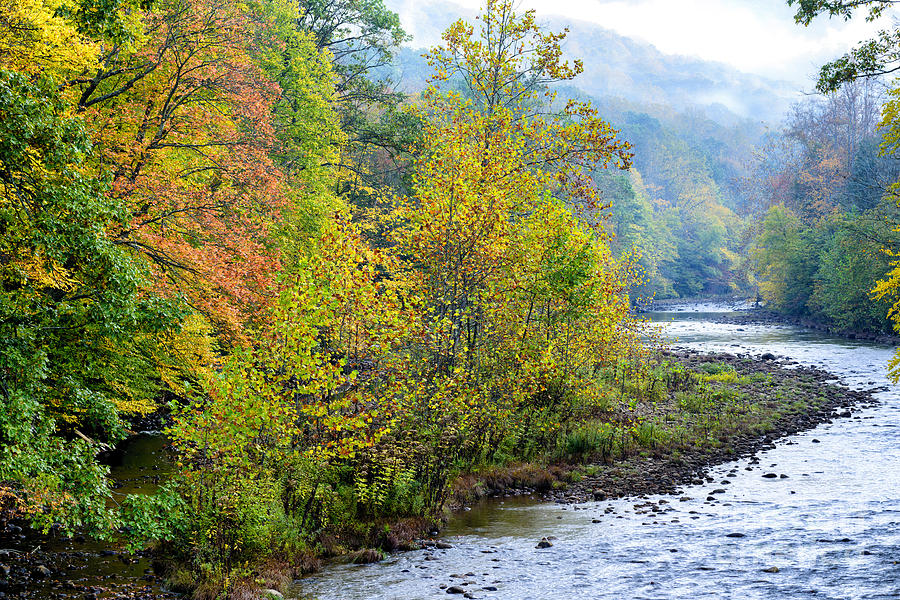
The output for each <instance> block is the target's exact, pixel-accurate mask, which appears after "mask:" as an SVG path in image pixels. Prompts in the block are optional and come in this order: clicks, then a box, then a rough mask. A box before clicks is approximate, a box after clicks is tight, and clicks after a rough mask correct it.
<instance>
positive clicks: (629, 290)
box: [0, 0, 900, 597]
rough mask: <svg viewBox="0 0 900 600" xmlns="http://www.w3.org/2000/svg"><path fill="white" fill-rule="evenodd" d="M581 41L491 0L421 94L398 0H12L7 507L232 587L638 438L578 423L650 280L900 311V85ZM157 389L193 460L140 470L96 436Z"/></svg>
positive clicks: (602, 395) (830, 309)
mask: <svg viewBox="0 0 900 600" xmlns="http://www.w3.org/2000/svg"><path fill="white" fill-rule="evenodd" d="M826 4H830V3H826ZM836 4H839V3H836ZM798 10H800V9H799V8H798ZM821 10H824V9H821ZM821 10H820V11H821ZM801 14H802V11H801V13H798V15H801ZM812 16H815V15H812ZM812 16H810V18H812ZM799 18H800V17H799V16H798V19H799ZM565 38H566V31H565V30H562V31H548V30H545V29H544V28H542V27H541V26H540V25H539V23H538V22H537V20H536V17H535V15H534V13H533V12H532V11H517V10H516V9H515V7H514V3H513V2H512V1H511V0H487V2H486V5H485V6H484V7H483V9H482V11H481V12H480V14H479V17H478V19H477V20H475V21H474V22H472V23H468V22H465V21H462V20H461V21H457V22H455V23H452V24H448V27H447V29H446V31H445V32H444V34H443V37H442V40H443V41H442V43H441V44H440V45H438V46H435V47H434V48H431V49H430V50H427V51H424V57H423V58H422V61H423V64H424V65H427V70H428V75H427V77H428V79H427V80H424V79H423V81H421V82H420V85H419V88H418V91H416V92H414V93H402V92H400V91H398V90H399V89H400V86H399V82H398V81H397V80H396V78H395V77H393V74H396V69H395V67H396V63H395V57H396V56H397V55H398V53H399V52H400V45H401V44H403V43H406V42H408V36H407V35H406V33H405V32H404V31H403V29H402V28H401V26H400V22H399V19H398V17H397V15H396V14H395V13H393V12H391V11H390V10H388V9H387V8H386V7H385V6H384V4H383V2H382V0H362V1H359V0H310V1H305V0H304V1H303V2H301V3H300V4H299V5H298V4H297V3H294V2H288V1H287V0H249V1H248V0H241V1H237V0H102V1H100V2H96V1H89V0H0V340H2V343H0V520H4V521H5V520H7V519H11V518H17V519H25V520H27V521H28V522H30V523H31V524H32V525H33V526H34V527H36V528H38V529H40V530H43V531H45V532H46V531H49V530H51V529H52V528H61V529H63V530H66V531H73V530H78V531H82V532H85V533H90V534H92V535H95V536H98V537H115V538H119V539H125V540H126V541H125V543H127V544H129V545H130V546H131V547H132V548H143V547H148V546H152V547H155V548H162V549H165V552H166V553H167V555H168V556H171V557H175V558H176V559H177V560H178V561H180V562H179V564H180V565H182V568H183V570H184V573H185V575H184V577H188V578H190V579H191V581H192V583H191V585H192V586H193V587H194V589H202V588H203V586H208V589H209V590H212V591H210V592H209V595H210V597H213V596H214V595H215V594H217V593H219V592H221V591H222V590H226V591H227V590H228V589H229V587H228V586H230V585H234V584H235V582H236V581H242V580H245V579H247V578H248V577H249V575H250V573H251V572H252V567H251V566H248V565H253V564H257V563H258V562H259V561H261V560H267V559H269V558H271V557H273V556H279V557H288V559H290V560H293V559H294V558H296V557H297V556H301V555H305V554H308V553H313V554H315V553H317V552H320V551H321V544H322V543H323V541H322V540H323V539H324V538H323V532H329V533H333V532H334V531H335V528H338V529H340V531H341V532H342V534H347V535H349V534H348V533H347V532H350V533H353V534H355V535H360V536H362V535H370V534H371V533H372V532H373V531H374V532H376V533H377V532H378V531H383V530H384V528H383V525H384V524H385V523H386V522H389V521H390V522H396V521H397V520H398V519H414V518H420V519H421V518H426V517H430V516H432V515H435V514H437V513H439V512H440V510H441V509H442V508H443V507H444V505H445V504H446V503H447V502H448V498H449V496H450V493H451V488H452V483H453V481H454V480H455V478H457V477H458V476H460V475H461V474H466V473H472V472H477V471H479V470H483V469H486V468H491V467H494V466H498V465H507V464H510V463H512V462H515V461H528V460H529V459H532V458H535V457H537V456H546V455H548V454H549V455H554V456H559V455H562V454H565V453H566V452H567V451H573V450H571V449H572V448H573V447H575V446H577V442H578V440H583V439H584V436H586V435H590V436H594V437H592V438H591V439H595V440H596V439H600V438H599V437H597V436H605V437H603V439H604V440H607V441H608V443H609V448H610V449H612V448H614V447H615V448H619V449H620V450H621V451H622V452H623V453H625V452H626V450H627V449H628V444H626V443H625V441H624V440H625V439H626V436H627V437H628V439H629V440H634V439H639V438H640V436H641V435H643V434H642V433H641V432H645V433H646V431H647V430H646V429H642V427H644V424H643V423H642V422H641V420H640V419H639V418H637V417H635V418H633V419H630V420H627V421H623V422H621V423H615V424H603V427H606V429H603V428H602V427H601V428H600V429H596V428H595V429H591V430H590V431H588V432H587V433H586V431H585V430H584V426H583V425H582V424H583V422H584V421H585V419H586V418H588V417H592V416H595V415H597V414H599V413H602V412H603V411H604V410H605V407H607V406H608V405H609V403H610V402H611V398H612V397H613V394H614V391H615V390H617V389H618V390H619V391H620V392H621V391H622V390H625V383H624V381H625V379H624V375H623V374H624V373H626V372H630V370H634V369H638V370H639V369H640V365H641V364H643V362H644V360H645V359H646V357H648V356H649V355H650V354H651V353H652V352H654V351H655V350H654V349H655V346H654V344H653V343H652V340H653V338H654V335H655V334H654V331H653V330H652V328H650V327H649V326H648V325H647V324H646V323H644V322H643V321H642V320H641V319H640V318H639V316H637V313H636V310H635V307H640V306H644V305H646V303H648V302H650V301H652V300H654V299H655V300H660V299H665V298H679V297H692V296H697V295H709V294H729V295H741V296H744V297H748V298H751V299H757V298H758V299H759V301H760V302H762V303H763V304H765V305H766V306H768V307H770V308H772V309H773V310H776V311H779V312H781V313H783V314H786V315H796V316H805V317H810V318H814V319H818V320H821V321H823V322H827V323H829V324H831V325H833V326H836V327H838V328H841V329H847V330H867V331H876V332H885V331H889V330H890V329H891V325H892V321H891V318H890V316H893V317H897V316H898V315H897V312H896V311H894V312H891V307H892V303H893V301H894V297H895V290H896V289H897V288H898V286H900V271H898V268H897V266H896V258H895V256H896V252H897V251H900V250H895V248H896V241H897V233H896V224H897V222H898V214H897V210H898V209H897V204H896V198H895V195H894V188H892V187H891V185H892V183H894V182H896V181H897V179H898V174H900V173H898V168H897V163H896V161H895V159H894V153H895V151H896V149H897V145H898V144H900V129H898V123H900V119H898V117H897V115H898V111H900V95H898V92H897V90H896V88H894V87H892V84H891V83H890V82H888V81H887V80H886V79H884V78H883V77H874V76H873V77H862V76H860V77H857V76H856V75H860V74H859V73H847V72H846V71H842V72H839V73H837V74H836V75H835V72H832V73H831V74H832V75H834V77H836V78H837V79H841V78H843V80H842V81H841V82H840V83H841V85H837V84H836V85H834V86H833V87H831V88H829V89H826V87H827V86H825V87H823V89H822V91H823V92H828V93H827V94H826V93H823V94H821V95H817V96H814V97H809V98H807V99H805V100H803V101H802V102H800V103H798V104H797V105H796V106H795V107H794V108H793V109H792V111H791V112H790V113H789V114H788V116H787V118H786V120H785V122H784V123H783V124H782V125H780V126H778V127H776V128H771V129H766V128H764V127H763V126H762V125H761V124H759V123H758V122H754V121H751V120H747V119H741V118H738V117H736V116H734V115H731V116H730V117H729V118H728V119H718V120H717V118H716V116H715V115H714V114H711V113H709V112H706V111H704V110H703V109H702V108H696V109H683V108H680V109H674V108H671V107H669V106H667V105H664V104H649V103H643V102H638V101H629V100H627V99H623V98H618V97H612V96H604V97H591V96H590V95H589V94H587V93H585V92H583V91H581V90H580V89H579V88H578V87H577V86H578V79H577V76H578V75H579V74H580V73H581V72H582V70H583V69H584V65H583V63H582V62H581V61H580V60H579V59H577V58H574V57H572V58H569V57H567V56H566V55H565V52H564V47H565V44H564V42H565ZM425 68H426V67H422V70H424V69H425ZM874 70H877V69H874ZM823 73H824V71H823ZM869 74H870V73H865V74H864V75H869ZM423 77H424V76H423ZM823 77H824V75H823ZM837 79H835V81H836V80H837ZM826 83H827V82H826ZM889 315H890V316H889ZM648 340H649V341H648ZM660 377H663V376H662V375H660ZM664 377H665V378H668V380H673V379H672V377H673V376H672V375H671V374H667V375H665V376H664ZM674 377H675V379H674V380H673V381H676V380H677V379H678V377H677V375H675V376H674ZM651 380H652V379H647V380H646V381H647V382H648V383H647V385H650V384H649V382H650V381H651ZM653 381H655V380H653ZM632 408H633V407H632ZM148 415H156V416H159V415H162V418H163V419H164V420H165V422H166V423H167V425H166V434H167V436H168V437H169V439H170V440H171V443H172V453H173V456H174V472H173V474H172V476H171V478H170V479H169V480H168V481H167V482H166V483H164V484H163V485H162V486H161V487H160V489H159V490H158V491H157V492H156V493H155V494H151V495H130V496H124V497H123V496H121V495H117V494H115V493H114V490H112V489H111V488H110V483H109V481H108V479H107V477H106V474H107V467H106V466H104V465H103V464H102V461H101V460H99V459H98V456H101V455H102V453H103V452H105V451H107V450H109V449H111V448H113V447H114V446H115V445H116V444H117V443H118V442H119V441H121V440H123V439H124V438H126V437H127V436H128V435H129V434H130V432H131V431H133V430H134V429H135V428H136V423H138V422H139V421H140V420H141V419H142V418H144V417H146V416H148ZM598 427H599V426H598ZM579 428H581V429H579ZM649 435H650V438H651V439H652V436H653V432H652V429H651V430H650V433H649ZM579 436H581V437H579ZM616 440H620V441H619V442H616ZM604 443H606V442H604ZM573 444H574V446H573ZM614 444H619V445H618V446H615V445H614ZM567 448H568V449H569V450H567ZM554 453H556V454H554Z"/></svg>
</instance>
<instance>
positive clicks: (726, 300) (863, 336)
mask: <svg viewBox="0 0 900 600" xmlns="http://www.w3.org/2000/svg"><path fill="white" fill-rule="evenodd" d="M703 304H720V305H726V306H730V307H732V309H733V312H734V313H736V314H727V315H721V316H719V317H715V318H713V321H714V322H718V323H728V324H733V325H794V326H797V327H804V328H806V329H811V330H813V331H818V332H821V333H827V334H828V335H833V336H835V337H840V338H843V339H847V340H863V341H868V342H875V343H877V344H886V345H890V346H900V334H896V333H884V332H877V331H870V330H862V329H841V328H839V327H835V326H833V325H830V324H828V323H826V322H825V321H821V320H819V319H814V318H811V317H798V316H791V315H785V314H782V313H779V312H776V311H774V310H771V309H768V308H765V307H763V306H762V305H757V304H755V303H754V299H752V298H747V297H744V296H695V297H691V298H665V299H662V300H653V301H652V302H650V303H647V304H645V305H642V306H640V309H639V311H638V312H639V313H646V312H654V311H657V310H659V309H660V308H672V307H678V306H696V305H703ZM741 305H743V307H741Z"/></svg>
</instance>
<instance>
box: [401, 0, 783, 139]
mask: <svg viewBox="0 0 900 600" xmlns="http://www.w3.org/2000/svg"><path fill="white" fill-rule="evenodd" d="M386 4H387V6H388V7H389V8H390V9H391V10H394V11H396V12H398V13H400V16H401V19H402V20H403V22H404V26H405V27H406V28H407V30H408V31H409V32H410V33H411V34H412V35H413V41H412V46H414V47H415V48H416V49H413V48H412V47H409V48H404V50H403V51H402V52H401V53H400V55H399V56H398V60H397V65H396V71H395V77H396V78H397V79H398V80H399V81H400V84H401V87H402V88H403V89H404V90H405V91H409V92H416V91H419V90H420V89H421V88H422V87H423V85H424V78H425V77H426V76H427V75H428V74H429V73H430V70H429V69H428V68H427V66H426V65H425V63H424V60H423V59H422V58H421V56H420V55H421V54H422V52H423V50H421V49H419V48H424V47H427V46H430V45H432V44H434V43H436V42H437V41H438V40H439V38H440V33H441V32H442V31H443V30H444V29H445V28H446V27H447V25H449V24H450V23H451V22H452V21H453V20H455V19H457V18H460V17H464V18H467V19H469V20H471V19H472V18H473V17H474V16H475V13H474V12H472V11H470V10H467V9H465V8H463V7H461V6H459V5H455V4H452V3H448V2H439V1H437V0H416V1H412V0H386ZM541 21H542V22H543V23H544V24H546V26H547V27H548V28H549V29H550V30H554V31H558V30H561V29H562V28H564V27H569V30H570V32H569V35H568V37H567V39H566V42H565V48H564V49H565V52H566V54H568V55H569V56H572V57H578V58H582V59H583V60H584V67H585V70H584V73H582V74H581V76H579V77H578V79H576V80H575V81H574V82H573V83H574V85H575V86H577V87H578V88H579V89H581V90H583V91H585V92H587V93H588V94H590V95H591V96H595V97H602V96H615V97H621V98H624V99H626V100H628V101H631V102H637V103H653V104H668V105H670V106H672V107H673V108H675V109H679V110H683V109H687V108H691V107H698V106H701V107H704V110H705V112H706V114H707V115H708V116H709V117H710V118H713V119H715V120H716V121H718V122H719V123H721V124H723V125H726V126H729V125H734V124H736V122H737V121H739V120H740V119H742V118H744V119H746V118H749V119H753V120H757V121H766V122H768V123H771V124H775V125H777V124H778V123H779V122H780V121H781V119H782V116H783V115H784V113H785V112H786V110H787V109H788V107H789V106H790V104H791V103H792V102H793V101H794V100H795V99H796V98H797V92H796V88H795V86H794V85H793V84H790V83H788V82H784V81H775V80H771V79H766V78H764V77H760V76H757V75H752V74H748V73H742V72H740V71H738V70H736V69H734V68H733V67H730V66H728V65H725V64H723V63H716V62H710V61H705V60H701V59H699V58H692V57H686V56H675V55H669V54H663V53H662V52H660V51H659V50H657V49H656V48H655V47H654V46H652V45H651V44H648V43H645V42H641V41H637V40H634V39H631V38H628V37H624V36H622V35H619V34H617V33H615V32H614V31H611V30H609V29H604V28H603V27H600V26H598V25H595V24H593V23H588V22H585V21H577V20H574V19H568V18H564V17H559V16H550V17H542V18H541Z"/></svg>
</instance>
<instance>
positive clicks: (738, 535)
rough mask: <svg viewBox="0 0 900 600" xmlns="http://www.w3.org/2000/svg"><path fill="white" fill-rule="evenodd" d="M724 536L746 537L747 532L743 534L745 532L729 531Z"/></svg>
mask: <svg viewBox="0 0 900 600" xmlns="http://www.w3.org/2000/svg"><path fill="white" fill-rule="evenodd" d="M725 537H730V538H742V537H747V534H745V533H729V534H728V535H726V536H725Z"/></svg>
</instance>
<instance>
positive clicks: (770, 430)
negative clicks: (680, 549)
mask: <svg viewBox="0 0 900 600" xmlns="http://www.w3.org/2000/svg"><path fill="white" fill-rule="evenodd" d="M659 358H660V360H663V361H672V364H676V363H677V364H680V365H682V367H683V368H684V369H685V371H688V372H690V373H692V374H693V375H691V376H690V377H689V378H688V379H690V381H693V382H694V383H693V384H692V385H698V384H697V382H698V381H706V383H704V384H703V385H709V386H710V387H709V389H711V390H719V389H732V388H733V387H734V385H733V384H728V383H727V381H728V380H729V378H730V379H733V380H734V381H736V382H743V383H740V384H739V385H738V386H737V389H740V390H742V393H745V394H747V396H746V397H745V398H743V399H742V402H743V405H746V406H751V407H756V406H757V405H759V410H758V411H757V412H753V411H751V412H749V413H747V420H746V421H740V422H735V423H732V424H731V425H730V426H729V427H727V428H725V429H723V430H722V432H721V435H720V437H717V438H712V439H708V440H706V441H705V442H704V443H702V444H699V443H694V442H696V441H697V440H694V439H687V440H681V441H680V442H676V441H675V440H674V439H670V440H669V441H668V442H662V441H661V442H660V443H652V444H650V445H647V446H642V445H640V444H634V443H632V444H631V445H627V446H624V447H623V448H624V449H623V450H622V455H621V456H605V457H603V458H602V459H601V457H599V456H597V455H596V454H586V455H583V456H578V457H572V456H570V457H556V458H554V459H548V460H544V461H534V462H530V463H524V462H523V463H515V464H508V465H506V466H503V467H492V468H489V469H485V470H484V471H482V472H477V473H469V474H463V475H460V476H458V477H457V478H456V480H455V481H454V484H453V486H452V489H451V495H450V499H449V500H448V502H447V503H446V504H445V506H444V509H443V512H442V513H441V514H440V515H438V516H436V517H433V518H429V517H409V518H405V519H393V520H383V521H379V522H377V523H368V524H364V526H365V529H366V532H365V533H362V534H361V532H360V530H359V529H357V530H356V531H355V532H352V533H351V532H349V531H348V530H340V529H337V530H334V531H330V532H327V533H326V534H325V535H323V536H322V537H321V538H320V539H319V540H318V548H319V551H318V552H316V553H310V554H308V555H305V556H302V557H298V556H294V557H292V558H291V559H286V558H279V557H277V556H275V557H272V558H271V559H270V560H268V561H267V562H265V563H262V564H260V565H258V567H257V569H256V572H255V574H254V577H253V580H254V581H255V582H258V581H260V580H262V581H265V583H264V584H262V587H260V588H258V590H257V591H258V592H259V594H257V596H255V597H260V596H262V594H263V591H264V590H266V589H275V590H277V589H282V590H284V589H286V588H287V587H288V586H289V585H291V582H292V581H294V580H295V579H297V578H299V577H301V576H302V575H304V574H308V573H311V572H315V571H316V570H318V569H319V568H320V567H321V566H322V564H323V562H324V563H326V564H327V563H331V562H357V563H363V562H374V561H377V560H381V559H383V558H385V557H386V556H387V555H388V554H389V553H392V552H398V551H412V550H419V549H429V548H431V549H434V548H441V547H446V542H442V541H441V538H440V529H442V528H443V526H444V525H445V524H446V523H447V522H448V520H449V519H450V518H452V515H453V514H454V512H456V511H462V510H465V508H466V507H470V506H472V505H473V504H476V503H478V502H480V501H482V500H485V499H487V498H492V497H503V496H532V497H534V498H535V499H536V500H539V501H542V502H555V503H561V504H577V503H583V502H588V501H595V500H596V501H601V500H611V499H616V498H624V497H633V498H646V497H647V496H649V495H657V494H665V495H677V494H678V493H679V492H680V490H681V489H682V488H683V487H684V486H686V485H691V484H702V483H704V482H711V478H709V477H708V471H709V469H710V468H712V467H715V466H717V465H721V464H725V463H728V462H732V461H734V460H737V459H740V458H746V457H754V456H755V455H756V454H757V453H759V452H761V451H763V450H767V449H769V448H772V447H774V445H775V443H776V442H778V441H779V440H782V439H784V438H786V437H788V436H790V435H793V434H796V433H799V432H801V431H806V430H810V429H813V428H814V427H816V426H818V425H820V424H823V423H827V422H831V421H833V420H834V419H836V418H848V417H850V416H852V414H853V413H854V412H855V411H856V410H858V409H861V408H865V407H868V406H873V405H875V404H877V403H878V401H877V399H875V398H874V397H873V393H874V392H876V391H878V389H874V390H851V389H850V388H848V387H846V386H845V385H843V384H841V383H839V382H837V381H836V379H837V378H836V377H835V376H834V375H832V374H831V373H828V372H826V371H824V370H821V369H816V368H811V367H801V366H798V365H797V363H796V362H793V361H789V360H777V359H776V360H765V359H763V358H761V357H756V358H748V357H742V356H736V355H734V354H726V353H703V352H699V351H690V350H678V351H663V352H661V353H660V355H659ZM710 365H712V366H715V369H713V368H711V367H710ZM704 369H705V370H704ZM707 371H710V372H711V371H716V373H714V374H710V373H707ZM722 374H725V376H723V375H722ZM704 378H706V379H705V380H704ZM717 378H720V379H723V382H719V381H718V380H717ZM729 385H731V387H729ZM676 389H678V386H676ZM703 389H706V388H703ZM879 389H880V388H879ZM707 391H708V390H707ZM677 393H678V392H677V391H676V393H675V395H677ZM779 393H780V394H781V395H782V396H783V398H782V399H781V400H777V399H775V398H774V396H776V395H778V394H779ZM670 395H671V394H670ZM663 404H664V405H665V403H663ZM670 408H671V406H670ZM603 418H604V419H608V420H615V419H621V418H623V416H622V415H621V414H617V413H612V412H611V413H609V414H606V415H604V417H603ZM754 462H755V461H754V460H753V459H751V464H753V463H754ZM710 498H712V499H713V500H714V499H715V498H714V497H712V496H711V497H710ZM3 537H4V536H0V545H3V544H2V542H3V541H4V540H3ZM4 547H10V546H8V545H7V546H4ZM47 554H49V553H47ZM47 554H45V555H44V556H43V558H38V557H32V558H34V559H35V560H36V561H41V562H35V561H34V560H31V559H29V558H26V557H24V556H23V557H18V558H17V557H14V556H12V555H7V556H6V558H5V559H4V560H0V562H3V563H6V564H7V565H10V566H12V569H11V571H10V573H9V575H7V577H5V578H3V577H0V580H2V581H4V584H0V586H2V587H0V590H4V591H6V590H8V591H10V592H15V591H17V590H18V589H21V588H22V587H23V586H24V589H26V590H27V589H28V587H29V584H28V581H29V580H32V579H34V578H35V577H36V575H35V573H36V570H37V571H39V570H40V569H39V567H40V566H41V565H49V566H50V567H51V569H50V571H51V573H50V574H49V575H44V576H43V577H44V578H45V579H46V581H43V582H42V583H43V585H42V587H44V586H46V585H47V584H50V588H51V589H53V588H56V589H55V591H56V592H57V593H60V592H61V593H62V595H60V596H59V597H60V598H76V597H82V595H83V594H85V593H86V592H87V593H92V592H93V591H94V590H95V589H97V588H91V587H88V588H84V587H81V586H78V587H76V588H75V590H77V592H76V591H75V590H73V589H72V588H71V587H67V585H66V581H68V580H67V579H65V578H64V577H59V576H60V575H62V574H63V570H62V569H58V568H57V567H56V566H55V565H54V563H55V562H58V563H61V564H64V563H65V562H67V561H71V560H72V554H71V553H63V554H61V555H59V556H57V557H52V556H48V555H47ZM115 554H116V555H118V554H119V553H118V552H116V553H115ZM141 554H144V553H141ZM101 556H102V554H101ZM144 556H147V555H146V554H144ZM122 557H127V555H122ZM148 558H150V557H148ZM154 559H155V560H154ZM145 560H146V559H145ZM151 560H154V562H157V561H161V562H162V563H163V564H165V563H167V562H169V561H167V560H166V558H165V556H164V555H155V556H152V558H151ZM123 562H124V561H123ZM126 564H127V563H126ZM145 564H146V563H145ZM158 564H159V563H158V562H157V564H155V565H154V566H155V567H156V566H157V565H158ZM169 566H171V567H175V566H176V565H174V564H171V563H169ZM154 570H157V569H154ZM166 570H168V571H169V575H170V576H171V574H172V573H173V572H174V571H173V570H169V569H166ZM0 575H2V573H0ZM145 575H146V572H145ZM156 575H157V576H160V575H163V573H162V572H159V571H158V570H157V573H156ZM55 577H59V581H56V582H55V583H56V584H58V585H54V584H53V583H51V582H53V581H54V579H55ZM163 577H164V578H165V576H164V575H163ZM148 580H151V577H149V576H148V577H147V580H145V581H144V582H141V583H143V584H144V586H135V587H143V589H142V590H141V593H143V594H146V596H145V597H148V598H172V597H173V594H172V592H171V591H168V590H166V588H167V587H168V589H169V590H171V589H172V588H176V589H178V586H177V585H175V582H174V581H169V585H168V586H165V585H164V586H163V588H162V589H159V588H157V589H159V591H156V590H153V589H152V588H153V587H155V586H153V585H152V584H151V585H149V586H148V585H147V583H149V581H148ZM256 585H258V583H257V584H256ZM256 585H253V584H250V585H249V587H248V588H245V590H246V591H250V592H251V594H253V593H256V592H253V591H251V589H250V588H255V587H256ZM44 589H45V590H46V589H47V588H46V587H44ZM101 589H102V588H101ZM66 590H68V591H71V592H75V594H74V595H68V594H66V593H65V591H66ZM97 591H100V590H97ZM135 591H136V590H135ZM179 591H184V592H187V589H186V588H183V587H182V588H180V589H179ZM26 597H40V596H39V595H38V596H34V595H31V594H29V595H28V596H26ZM263 597H264V596H263Z"/></svg>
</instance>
